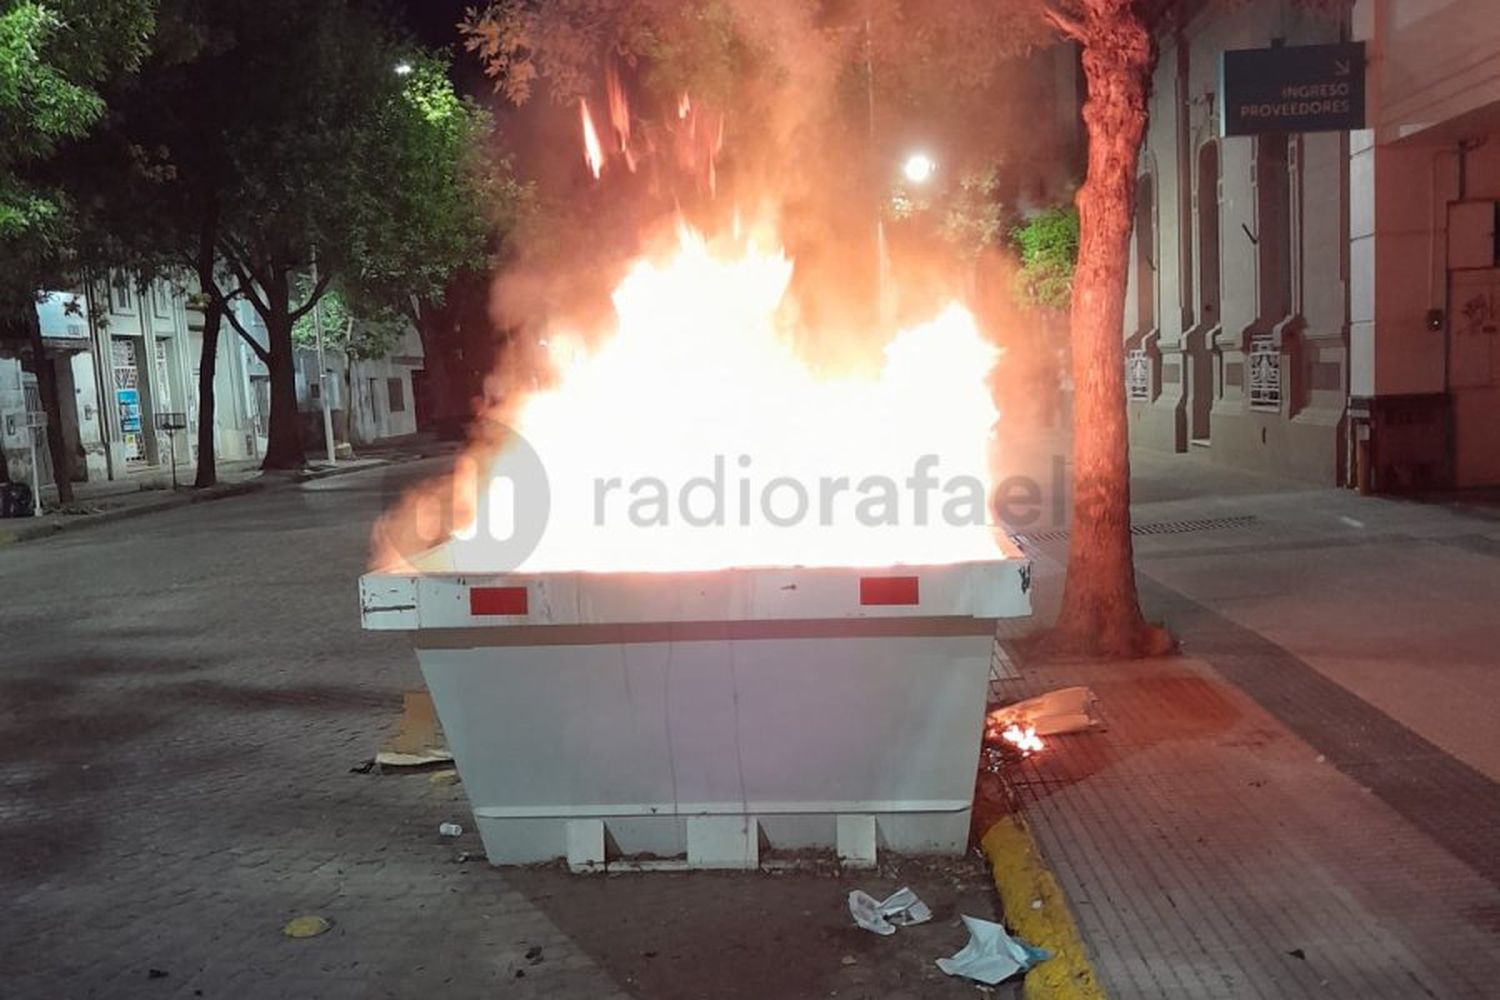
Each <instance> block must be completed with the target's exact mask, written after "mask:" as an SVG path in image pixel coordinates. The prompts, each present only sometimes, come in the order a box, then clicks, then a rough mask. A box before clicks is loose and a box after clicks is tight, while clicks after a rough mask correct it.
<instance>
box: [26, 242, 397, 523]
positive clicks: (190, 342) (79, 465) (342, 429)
mask: <svg viewBox="0 0 1500 1000" xmlns="http://www.w3.org/2000/svg"><path fill="white" fill-rule="evenodd" d="M200 305H201V297H200V296H199V294H198V288H197V284H196V282H195V281H194V280H193V279H192V277H191V276H189V275H183V276H181V278H179V279H177V280H158V281H155V282H152V283H150V284H149V285H146V286H144V287H142V286H141V285H140V284H139V282H137V281H136V280H135V279H134V278H132V277H131V276H129V275H126V274H124V273H123V272H120V273H113V274H111V275H109V276H108V278H107V279H104V280H100V281H97V282H93V283H91V284H90V285H89V287H87V288H84V289H81V290H72V291H62V292H52V293H47V294H45V295H44V296H42V298H41V300H40V301H39V304H38V306H37V318H38V321H39V324H40V328H41V334H42V344H43V348H44V351H43V353H44V356H45V357H44V361H43V363H45V364H47V365H50V366H51V368H52V370H53V372H54V373H55V375H56V377H57V386H58V397H59V409H60V411H61V416H62V431H63V439H64V443H65V451H66V452H67V454H68V468H67V469H66V470H61V471H62V473H63V474H66V475H68V476H69V477H70V479H71V480H72V481H74V482H85V483H98V482H105V481H109V480H128V479H132V478H136V479H143V478H144V479H151V480H161V479H162V478H163V477H164V475H166V473H167V470H168V468H169V467H170V466H171V465H172V463H173V460H174V458H175V461H176V464H177V465H178V467H179V468H182V469H186V468H188V467H191V466H194V465H196V464H197V461H198V427H199V421H200V412H199V378H200V370H201V367H200V366H201V361H202V352H203V314H202V312H201V309H200V308H199V307H200ZM232 308H233V309H234V311H235V318H236V319H237V320H238V321H239V324H240V326H241V327H243V328H244V330H245V332H246V333H247V334H248V335H249V337H250V338H251V339H253V340H255V341H256V342H257V343H258V344H259V345H260V346H262V347H264V346H265V345H266V344H267V343H268V336H267V333H266V328H265V324H264V322H263V321H262V320H261V318H260V315H259V314H258V313H256V311H255V310H254V308H252V307H251V306H250V304H249V303H247V302H244V301H243V300H241V301H237V302H235V303H233V304H232ZM297 354H298V365H297V396H298V403H299V409H300V410H301V411H302V414H303V423H304V425H305V427H304V433H305V436H306V438H307V439H308V445H309V453H310V454H313V455H316V454H319V453H320V449H321V446H322V441H323V438H322V423H321V416H320V410H321V405H322V403H321V399H320V395H319V394H320V391H321V390H320V387H319V380H318V375H317V371H318V368H317V353H316V351H313V350H310V349H305V348H298V351H297ZM328 365H329V377H328V379H327V380H326V384H327V385H328V386H329V389H330V395H331V402H332V404H333V407H334V409H335V411H336V412H335V425H336V428H337V429H338V439H339V440H340V441H346V442H347V441H351V440H352V442H353V443H354V444H355V445H359V444H369V443H373V442H376V441H380V440H384V439H387V438H393V437H402V436H405V435H409V434H413V433H415V432H416V430H417V426H416V416H415V404H414V399H413V385H412V374H413V372H418V371H420V370H421V368H422V346H421V340H420V338H419V337H418V336H417V334H416V331H415V330H411V329H408V330H405V331H403V333H402V334H401V336H400V337H398V338H397V343H396V345H395V347H394V348H393V351H392V353H391V355H390V356H389V357H387V358H382V359H378V360H370V361H363V360H362V361H355V362H353V363H352V367H351V364H350V363H349V362H348V361H347V360H345V359H344V358H343V357H342V356H341V355H337V354H330V355H329V357H328ZM31 366H34V362H32V361H29V360H23V358H22V357H21V356H19V355H18V354H15V355H12V356H4V355H3V354H0V446H3V449H4V453H5V459H6V461H7V462H8V464H9V472H10V475H11V477H12V478H14V479H17V480H22V481H25V482H28V483H34V482H37V481H40V482H41V483H42V484H43V498H44V500H45V499H47V498H49V497H53V496H55V491H54V490H53V489H52V487H51V484H52V483H53V482H55V479H54V476H55V475H57V474H58V472H59V471H60V470H55V469H54V468H53V466H52V458H51V454H50V452H49V449H48V446H47V439H46V433H47V432H46V430H45V429H44V428H43V427H42V426H40V423H41V419H42V412H43V407H42V398H41V393H40V392H39V389H38V382H37V376H36V373H35V371H33V370H29V368H30V367H31ZM270 396H271V393H270V372H269V371H268V370H267V368H266V366H265V364H264V363H263V362H262V361H261V360H260V358H259V356H258V355H257V354H256V352H255V350H254V349H253V348H252V347H251V346H250V344H248V343H247V342H246V340H245V338H244V337H242V336H241V335H240V334H239V333H237V332H236V330H235V329H234V327H233V326H232V325H231V324H230V323H228V322H226V323H225V324H224V325H223V327H222V328H221V330H220V335H219V342H218V357H217V360H216V365H215V381H214V416H213V422H214V431H213V440H214V442H215V453H216V456H217V458H218V459H219V460H220V461H256V460H259V459H260V458H261V456H263V455H264V454H265V449H266V432H267V427H268V421H269V416H270ZM351 399H352V400H353V405H352V406H351V405H350V403H349V401H350V400H351ZM346 414H347V415H348V416H347V417H346ZM33 461H35V462H36V464H37V470H36V471H33V467H32V463H33ZM38 474H39V475H38Z"/></svg>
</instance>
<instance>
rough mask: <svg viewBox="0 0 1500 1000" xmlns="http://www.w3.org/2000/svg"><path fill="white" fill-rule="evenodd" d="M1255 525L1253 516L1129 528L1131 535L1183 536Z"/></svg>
mask: <svg viewBox="0 0 1500 1000" xmlns="http://www.w3.org/2000/svg"><path fill="white" fill-rule="evenodd" d="M1254 523H1255V515H1254V514H1242V515H1240V516H1238V517H1204V518H1199V519H1197V520H1189V521H1158V522H1156V523H1155V524H1136V525H1132V526H1131V528H1130V533H1131V534H1132V535H1185V534H1187V533H1189V532H1192V531H1223V530H1225V529H1227V528H1248V527H1250V525H1252V524H1254Z"/></svg>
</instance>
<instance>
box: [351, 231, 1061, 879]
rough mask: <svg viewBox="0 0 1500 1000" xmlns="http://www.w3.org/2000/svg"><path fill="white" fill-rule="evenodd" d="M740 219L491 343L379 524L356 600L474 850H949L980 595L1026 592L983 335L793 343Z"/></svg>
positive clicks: (974, 692)
mask: <svg viewBox="0 0 1500 1000" xmlns="http://www.w3.org/2000/svg"><path fill="white" fill-rule="evenodd" d="M765 243H766V241H764V240H762V239H761V238H760V237H759V236H757V235H756V234H755V232H754V231H752V228H751V227H745V230H744V232H743V233H742V232H741V231H740V227H739V226H738V224H737V225H736V227H735V230H734V231H733V232H732V233H731V234H730V235H729V236H728V237H725V238H722V239H718V240H709V239H707V238H704V237H702V236H699V235H698V234H696V233H693V232H691V231H688V230H686V229H683V230H681V231H680V234H679V243H678V245H676V246H675V247H671V248H668V249H667V250H666V251H665V252H653V253H652V254H649V255H647V256H646V257H643V258H642V259H641V260H640V261H638V262H637V263H636V265H635V266H633V267H632V268H631V269H630V270H629V271H628V273H627V274H626V275H625V277H624V278H623V279H622V281H621V283H620V284H619V286H618V287H617V288H616V290H615V292H614V295H613V299H612V301H613V306H614V310H613V312H614V323H613V328H612V329H607V330H587V331H584V332H582V333H580V331H579V330H578V329H577V328H575V327H573V326H571V325H569V324H568V323H566V322H564V321H562V320H558V321H556V322H553V323H549V324H547V325H545V326H544V327H542V328H541V329H540V330H538V331H537V332H538V333H539V334H540V336H539V337H538V339H536V340H535V341H533V342H518V344H517V345H516V350H518V351H529V352H531V356H530V358H527V357H525V356H518V357H516V358H515V359H513V360H512V361H511V362H508V363H507V364H506V366H505V368H504V370H505V371H507V372H510V373H512V374H515V373H526V374H527V375H528V377H529V380H523V387H522V388H519V389H517V390H516V391H515V392H514V393H513V395H512V396H510V397H507V398H506V399H505V400H504V401H503V402H502V403H499V404H497V412H496V413H495V414H494V416H495V418H496V429H495V430H494V433H492V434H491V435H490V436H489V437H488V438H486V444H485V445H484V447H480V446H476V448H475V449H474V450H473V451H472V452H471V453H469V454H468V455H465V456H464V457H463V458H461V459H460V460H459V461H458V462H457V464H456V467H455V470H454V473H453V475H452V476H451V477H449V479H448V480H446V481H444V484H440V485H439V486H437V487H435V488H434V490H431V491H428V492H426V493H422V492H420V491H419V492H418V493H417V494H414V495H413V496H411V497H408V500H407V502H404V503H403V504H402V505H401V506H399V507H398V508H397V509H396V510H394V511H393V512H392V513H391V514H390V515H388V517H387V518H386V519H384V520H383V522H382V525H381V527H380V528H379V529H378V530H377V551H376V558H375V566H376V567H377V569H376V571H375V572H372V573H370V574H368V575H366V576H365V577H364V578H363V580H362V583H361V597H362V605H363V615H364V625H365V627H366V628H369V629H381V630H396V631H407V632H410V633H411V634H412V639H413V642H414V644H415V645H416V648H417V655H418V658H419V660H420V664H421V668H422V672H423V674H424V676H425V678H426V681H427V684H428V687H429V689H430V691H431V693H432V697H433V701H434V703H435V704H436V707H437V710H438V715H439V718H440V720H441V722H442V725H443V728H444V730H445V731H446V733H447V736H448V740H449V743H450V747H451V749H452V750H453V752H454V755H455V758H456V761H457V765H458V769H459V771H460V773H461V775H462V777H463V782H464V789H465V790H466V792H467V793H468V796H469V799H470V803H471V805H472V806H473V809H474V815H475V818H476V820H477V824H478V827H479V831H480V833H481V835H482V836H483V838H484V843H485V847H486V850H487V851H488V853H489V857H490V860H491V861H493V862H495V863H500V864H510V863H525V862H534V861H544V860H549V859H553V858H557V857H561V856H566V857H568V858H569V860H570V861H571V862H572V863H573V864H574V865H575V867H580V868H585V867H589V866H592V865H597V864H600V863H601V862H603V861H604V860H605V859H606V858H607V859H610V860H611V862H612V863H627V864H636V865H640V866H645V867H653V866H669V867H670V866H678V865H693V866H716V867H751V866H754V865H755V864H756V863H757V860H758V859H759V856H760V851H761V848H762V845H769V846H770V847H772V848H788V849H793V848H808V847H836V848H837V850H838V852H839V854H840V855H842V856H843V857H844V858H845V859H846V860H847V861H848V862H850V863H872V862H873V859H874V856H875V852H876V850H877V846H887V847H890V848H892V849H896V850H899V851H912V852H948V853H956V852H960V851H962V850H963V847H964V844H965V839H966V836H967V831H968V823H969V808H970V802H971V798H972V792H973V785H974V775H975V769H976V764H977V760H978V754H979V746H980V740H981V736H982V731H983V726H984V719H983V716H984V703H985V683H986V677H987V671H988V668H989V663H990V657H991V650H992V646H993V642H994V639H993V636H994V633H995V622H996V620H997V619H999V618H1003V617H1011V616H1019V615H1024V614H1027V613H1028V612H1029V595H1028V593H1027V581H1028V579H1029V573H1028V566H1027V564H1026V562H1025V561H1024V559H1022V558H1021V557H1020V554H1019V553H1018V552H1017V551H1016V550H1015V549H1014V548H1013V547H1012V546H1011V545H1010V544H1009V542H1008V541H1007V540H1006V538H1005V536H1004V535H1003V533H1002V532H999V531H997V530H996V521H997V517H996V516H995V512H994V503H993V501H994V498H995V496H997V495H999V491H993V492H992V491H991V490H990V484H991V483H992V482H993V481H994V479H995V475H994V472H995V469H996V467H997V460H996V456H995V453H994V447H995V441H994V436H993V434H992V429H993V427H994V425H995V422H996V420H997V419H998V413H997V409H996V405H995V400H994V398H993V395H992V391H991V388H990V386H989V383H988V381H987V376H988V374H989V372H990V371H991V369H992V368H993V366H994V364H995V362H996V358H997V357H998V354H999V351H998V349H997V348H996V347H995V345H994V344H993V343H991V342H990V341H989V340H987V339H986V337H985V336H984V335H983V334H982V333H981V331H980V330H979V328H978V324H977V323H976V322H975V320H974V317H973V316H972V315H971V314H970V313H969V312H968V311H967V310H966V309H964V308H963V307H962V306H960V305H957V304H949V305H947V306H946V307H945V308H942V309H940V310H938V311H937V313H936V314H935V315H934V316H933V317H932V318H931V319H930V320H928V321H926V322H923V323H920V324H917V325H915V326H912V327H909V328H906V329H903V330H899V331H887V335H886V336H885V337H883V338H876V337H874V336H872V337H871V338H870V339H871V340H872V342H873V343H872V345H871V346H872V347H874V348H878V353H877V351H875V350H870V351H869V352H867V353H868V356H867V357H864V358H862V359H858V360H859V363H856V364H851V365H850V367H849V368H848V369H847V370H833V369H832V367H831V366H829V365H827V364H826V363H823V364H819V363H813V362H810V361H808V360H807V358H806V356H805V354H804V353H803V352H802V351H801V350H800V349H799V345H798V342H797V336H798V334H799V331H798V330H797V329H795V325H796V324H795V323H794V322H793V320H795V318H796V316H797V312H796V310H795V309H789V308H787V302H786V301H785V300H786V297H787V294H788V285H789V282H790V279H791V274H792V265H791V262H790V260H788V259H787V258H786V257H785V256H784V255H783V254H782V252H781V251H780V250H779V249H776V248H774V247H771V248H769V249H768V248H767V246H766V245H765ZM800 332H801V333H803V334H805V333H807V331H800ZM528 361H530V362H537V363H538V366H539V367H540V369H542V370H541V371H539V372H538V373H536V374H535V375H531V371H532V369H530V368H528V367H527V364H528ZM500 424H503V425H504V426H503V427H500V426H499V425H500ZM486 449H487V450H486ZM1033 485H1034V484H1033ZM448 488H451V493H450V494H444V493H443V490H444V489H448ZM1021 492H1023V493H1024V491H1021ZM445 496H446V499H445ZM445 512H446V513H445ZM423 524H427V525H428V526H429V528H426V529H424V528H422V527H421V526H422V525H423ZM433 525H438V526H439V528H438V529H437V530H431V526H433Z"/></svg>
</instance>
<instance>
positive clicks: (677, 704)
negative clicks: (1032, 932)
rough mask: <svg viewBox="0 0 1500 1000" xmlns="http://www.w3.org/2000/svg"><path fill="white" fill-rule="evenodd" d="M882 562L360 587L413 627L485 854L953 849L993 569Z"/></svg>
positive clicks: (378, 582)
mask: <svg viewBox="0 0 1500 1000" xmlns="http://www.w3.org/2000/svg"><path fill="white" fill-rule="evenodd" d="M1011 556H1012V557H1011V558H997V559H995V560H993V561H989V562H975V563H955V564H950V565H945V566H922V567H899V568H894V569H886V570H870V569H846V568H831V567H827V568H787V569H769V568H755V569H726V570H717V571H708V572H691V573H659V574H651V573H639V574H633V573H608V574H586V573H565V574H564V573H559V574H537V575H505V576H494V577H485V576H475V575H469V574H462V575H461V574H457V573H451V572H444V571H443V570H442V566H443V562H442V554H441V553H436V554H434V555H433V556H431V557H430V559H429V561H427V562H426V563H425V565H424V566H423V567H421V570H422V571H421V572H416V573H372V574H369V575H367V576H366V577H365V578H364V579H363V581H362V584H361V597H362V603H363V613H364V624H365V627H366V628H369V629H393V630H405V631H411V632H413V633H414V636H413V641H414V643H415V645H416V647H417V656H418V659H419V660H420V663H421V667H422V673H423V676H424V678H425V679H426V681H427V685H428V688H429V690H430V691H431V692H432V697H433V700H434V702H435V703H436V705H437V709H438V715H439V717H440V719H441V720H442V723H443V727H444V730H445V731H446V733H447V736H448V739H449V743H450V746H451V748H452V750H453V752H454V755H455V758H456V760H457V764H458V768H459V772H460V774H461V775H462V778H463V782H464V788H465V789H466V790H467V792H468V795H469V800H470V803H471V805H472V806H473V809H474V816H475V820H476V822H477V825H478V828H479V833H480V835H481V836H482V837H483V840H484V845H485V850H486V851H487V852H488V854H489V858H490V860H491V862H493V863H496V864H522V863H528V862H537V861H547V860H551V859H554V858H558V857H563V856H567V857H569V860H570V861H571V862H572V863H574V864H575V866H586V865H589V864H591V863H599V862H602V861H604V859H605V855H606V851H607V852H608V854H609V855H611V856H614V857H623V858H632V857H633V858H637V859H640V858H646V859H653V860H657V861H658V862H659V863H662V864H668V865H670V864H674V863H675V864H683V863H685V864H687V865H689V866H694V867H754V866H756V864H757V863H758V859H759V851H760V847H761V845H762V843H765V844H768V845H770V846H771V847H774V848H809V847H836V848H837V849H838V851H839V853H840V855H841V856H843V857H845V858H846V859H847V860H849V861H851V862H855V863H858V862H860V861H865V862H866V863H868V862H870V861H873V858H874V851H875V848H876V845H877V843H878V844H879V845H880V846H881V847H889V848H890V849H892V850H896V851H901V852H914V853H947V854H957V853H961V852H962V851H963V849H964V845H965V842H966V839H967V837H968V829H969V814H970V804H971V800H972V796H973V788H974V770H975V761H976V759H977V755H978V751H979V742H980V737H981V735H982V731H983V726H984V721H983V720H984V709H985V685H986V682H987V679H988V675H989V666H990V656H991V647H992V645H993V642H994V634H995V622H996V619H997V618H1001V617H1011V616H1019V615H1024V614H1026V613H1028V611H1029V600H1028V595H1027V593H1026V564H1025V563H1024V562H1023V561H1022V560H1020V559H1018V558H1015V557H1014V553H1011Z"/></svg>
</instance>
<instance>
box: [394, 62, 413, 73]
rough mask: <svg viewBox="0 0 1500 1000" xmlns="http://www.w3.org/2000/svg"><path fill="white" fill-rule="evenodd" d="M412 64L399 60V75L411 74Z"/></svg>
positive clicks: (397, 70)
mask: <svg viewBox="0 0 1500 1000" xmlns="http://www.w3.org/2000/svg"><path fill="white" fill-rule="evenodd" d="M411 70H412V65H411V63H409V62H398V63H397V64H396V75H397V76H411Z"/></svg>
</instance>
